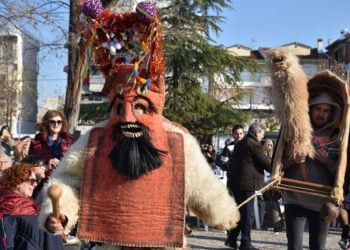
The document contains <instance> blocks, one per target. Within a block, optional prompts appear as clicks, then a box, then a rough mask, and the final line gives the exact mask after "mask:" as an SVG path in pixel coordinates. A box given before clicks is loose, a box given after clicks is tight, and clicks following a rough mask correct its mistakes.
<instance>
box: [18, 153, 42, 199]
mask: <svg viewBox="0 0 350 250" xmlns="http://www.w3.org/2000/svg"><path fill="white" fill-rule="evenodd" d="M21 163H28V164H31V165H32V166H33V169H34V173H35V177H36V180H37V184H38V185H37V186H36V187H35V188H34V192H33V195H32V198H33V200H34V201H35V202H36V203H37V204H38V205H40V204H41V202H42V199H43V197H42V194H41V189H42V188H43V186H44V184H45V182H46V181H47V180H48V177H47V176H46V170H47V166H46V164H45V159H44V158H43V157H42V156H40V155H27V156H26V157H25V158H24V159H22V161H21Z"/></svg>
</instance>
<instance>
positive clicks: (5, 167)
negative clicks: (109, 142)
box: [0, 92, 349, 250]
mask: <svg viewBox="0 0 350 250" xmlns="http://www.w3.org/2000/svg"><path fill="white" fill-rule="evenodd" d="M309 105H310V119H311V124H312V126H313V129H314V134H313V139H312V141H313V144H314V145H315V150H316V155H315V158H314V159H309V158H305V157H302V156H296V157H295V158H292V159H291V158H290V157H287V156H284V157H283V159H282V162H283V166H284V176H285V177H288V178H293V179H296V180H310V181H313V182H316V183H319V184H323V185H332V184H333V180H334V175H335V174H336V168H337V161H338V150H337V149H338V148H339V146H338V144H337V140H335V139H334V138H335V137H336V136H337V132H338V131H337V130H336V129H334V126H333V125H334V124H335V123H336V122H337V121H338V119H339V115H340V111H339V106H338V105H337V103H336V102H335V101H334V100H333V99H332V97H331V96H330V95H328V94H327V93H326V92H322V93H321V94H319V95H317V96H316V97H314V98H313V99H311V100H310V101H309ZM66 128H67V121H66V118H65V116H64V114H63V113H62V112H60V111H55V110H53V111H48V112H47V113H46V114H45V115H44V116H43V118H42V121H41V122H40V123H38V125H37V129H38V131H39V132H38V134H36V135H35V137H34V138H30V137H28V136H26V137H23V138H20V139H19V140H18V141H17V143H15V142H14V141H13V139H12V137H11V134H10V132H9V127H8V126H3V127H2V128H1V131H0V136H1V148H0V174H1V179H0V216H1V218H2V219H1V223H2V224H3V225H2V227H1V228H2V229H4V232H2V231H1V230H0V233H1V232H2V233H4V235H6V244H7V247H13V248H14V249H17V248H18V249H19V246H25V245H26V244H32V245H36V246H37V248H34V249H62V246H63V245H62V243H63V240H64V235H58V236H57V235H52V234H49V233H47V232H45V231H43V230H42V229H40V228H39V225H38V221H37V216H38V214H39V210H40V209H39V207H40V204H41V202H42V197H41V192H40V191H41V188H42V187H43V185H44V183H45V182H46V181H47V180H48V178H50V175H51V174H52V172H53V171H55V168H56V167H57V166H58V164H59V162H60V159H61V158H62V157H63V156H64V155H65V153H66V152H67V151H68V149H69V148H70V146H71V145H72V143H73V136H72V135H71V134H69V133H67V131H66ZM264 135H265V128H264V127H263V126H262V125H261V124H258V123H253V124H251V125H250V126H249V128H248V131H247V134H245V132H244V127H243V126H242V125H235V126H234V127H233V129H232V136H233V140H230V139H229V140H227V141H226V142H225V147H224V149H223V151H222V152H221V153H217V152H216V151H215V149H214V145H213V144H208V145H207V147H206V148H205V149H203V154H204V156H205V157H206V159H207V162H208V164H209V165H210V166H211V167H212V170H213V172H214V174H216V175H218V176H222V173H223V172H225V173H226V175H227V184H226V185H227V189H228V190H229V193H230V194H231V195H232V196H233V197H234V199H235V200H236V202H237V204H241V203H244V205H242V206H240V207H239V210H240V215H241V218H240V221H239V223H238V226H237V227H235V228H233V229H231V230H229V231H228V232H227V239H226V242H225V245H226V246H228V247H230V248H232V249H240V250H255V249H257V248H256V247H254V246H253V245H252V239H251V234H250V232H251V228H252V225H253V223H254V217H253V216H254V211H253V200H252V199H251V200H249V201H247V199H249V197H251V196H254V195H255V192H256V191H257V190H260V189H261V188H262V187H263V186H264V185H265V184H266V183H267V182H268V181H269V173H270V172H271V170H272V164H271V163H272V159H273V153H274V141H272V140H271V139H267V140H265V141H264V143H262V139H263V138H264ZM301 166H307V167H306V168H303V167H301ZM348 196H349V195H348ZM282 198H283V202H284V207H285V212H284V215H282V212H281V210H280V206H279V201H280V200H281V199H282ZM263 199H264V201H265V202H266V212H265V227H266V228H270V227H272V228H273V229H274V231H276V232H281V231H282V230H283V229H284V228H285V230H286V235H287V239H288V249H290V250H293V249H295V250H298V249H302V248H303V246H302V242H303V240H302V238H303V234H304V229H305V226H306V223H307V224H308V232H309V238H310V241H309V244H310V245H309V247H310V249H315V250H316V249H325V245H326V239H327V234H328V229H329V223H327V222H325V221H323V220H321V219H320V218H321V215H320V210H321V205H322V204H324V203H325V202H326V200H325V199H324V198H320V197H314V196H310V195H306V194H302V193H296V192H291V191H283V192H279V191H278V192H277V191H276V190H274V189H271V190H267V191H266V192H264V194H263ZM246 201H247V202H246ZM348 207H349V206H348V205H347V207H346V208H347V209H348ZM348 210H349V209H348ZM24 235H25V237H24ZM239 235H240V244H238V239H239ZM348 239H349V226H348V225H345V226H344V228H343V232H342V235H341V241H340V242H339V245H340V246H341V247H342V248H343V249H346V248H347V247H348V246H347V244H348ZM2 243H4V241H3V242H2ZM21 249H26V248H25V247H24V248H21Z"/></svg>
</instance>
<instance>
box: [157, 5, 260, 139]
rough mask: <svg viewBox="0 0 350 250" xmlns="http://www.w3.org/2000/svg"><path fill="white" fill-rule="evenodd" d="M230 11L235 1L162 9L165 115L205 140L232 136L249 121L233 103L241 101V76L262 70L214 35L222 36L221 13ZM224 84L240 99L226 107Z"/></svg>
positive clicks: (230, 102) (234, 100) (228, 103)
mask: <svg viewBox="0 0 350 250" xmlns="http://www.w3.org/2000/svg"><path fill="white" fill-rule="evenodd" d="M230 6H231V0H207V1H201V0H174V1H171V2H169V5H168V6H167V7H165V8H162V9H161V18H162V23H163V26H164V28H163V29H164V47H165V57H166V66H167V74H166V84H167V98H166V107H165V110H164V115H165V116H166V117H168V118H169V119H171V120H174V121H177V122H179V123H181V124H183V125H184V126H185V127H187V128H188V129H189V130H190V131H191V132H192V133H194V134H195V135H197V136H201V137H202V138H203V139H204V138H206V137H208V136H210V135H212V134H215V133H218V132H223V131H225V132H227V131H229V130H230V129H231V127H232V124H234V123H244V121H246V120H247V118H248V115H247V114H243V113H242V112H237V110H234V109H233V108H232V107H231V104H233V103H236V102H237V97H239V96H240V94H239V93H240V92H239V84H238V82H239V81H240V73H241V72H242V71H243V69H246V70H249V71H255V70H256V69H257V66H256V64H255V63H254V62H253V61H249V60H244V59H241V58H238V57H235V56H234V55H232V54H231V53H230V52H228V51H227V50H226V48H224V47H223V46H222V45H215V41H213V39H212V38H211V34H212V33H214V34H219V33H220V32H221V29H220V26H219V25H220V24H221V23H222V22H223V21H224V17H222V16H220V15H219V14H220V13H221V12H222V10H223V9H224V8H231V7H230ZM211 13H215V14H211ZM219 79H224V81H225V83H226V84H228V85H230V86H231V87H233V88H236V90H235V93H236V96H234V97H233V98H230V99H228V100H225V101H224V102H221V101H218V100H216V99H215V97H216V94H217V93H218V92H220V90H223V88H224V86H223V84H220V83H219V81H218V80H219ZM205 86H207V91H206V92H203V90H204V87H205Z"/></svg>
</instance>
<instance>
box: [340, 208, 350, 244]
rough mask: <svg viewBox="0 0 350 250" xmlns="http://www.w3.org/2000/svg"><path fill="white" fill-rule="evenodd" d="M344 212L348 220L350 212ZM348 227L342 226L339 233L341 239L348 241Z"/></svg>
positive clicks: (349, 228)
mask: <svg viewBox="0 0 350 250" xmlns="http://www.w3.org/2000/svg"><path fill="white" fill-rule="evenodd" d="M346 212H347V213H348V217H349V218H350V210H348V209H346ZM349 230H350V227H349V225H344V226H343V228H342V231H341V238H342V239H347V240H348V239H349Z"/></svg>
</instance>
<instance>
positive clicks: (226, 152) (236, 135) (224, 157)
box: [220, 124, 244, 171]
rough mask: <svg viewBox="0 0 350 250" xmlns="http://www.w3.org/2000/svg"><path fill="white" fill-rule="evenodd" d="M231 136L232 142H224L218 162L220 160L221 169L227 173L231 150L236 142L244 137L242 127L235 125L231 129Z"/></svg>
mask: <svg viewBox="0 0 350 250" xmlns="http://www.w3.org/2000/svg"><path fill="white" fill-rule="evenodd" d="M232 136H233V141H231V142H230V143H227V142H228V141H227V140H226V141H225V147H224V149H223V151H222V154H221V156H220V160H221V164H220V166H221V168H222V169H223V170H224V171H227V166H228V163H229V160H230V158H231V156H232V154H233V148H234V146H235V144H236V143H237V142H239V141H240V140H242V139H243V137H244V130H243V126H242V125H239V124H238V125H235V126H233V128H232Z"/></svg>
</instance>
